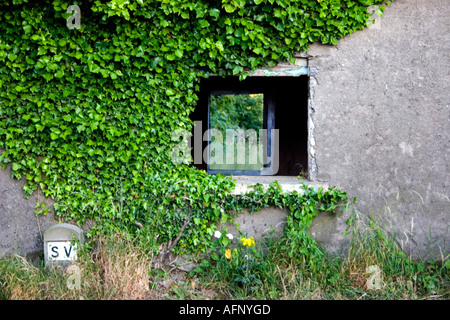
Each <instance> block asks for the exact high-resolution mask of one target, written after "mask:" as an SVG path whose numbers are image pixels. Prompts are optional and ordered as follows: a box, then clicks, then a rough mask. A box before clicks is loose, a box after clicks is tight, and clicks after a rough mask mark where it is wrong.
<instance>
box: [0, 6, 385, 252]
mask: <svg viewBox="0 0 450 320" xmlns="http://www.w3.org/2000/svg"><path fill="white" fill-rule="evenodd" d="M381 2H382V1H376V0H375V1H374V0H355V1H340V0H321V1H316V0H295V1H294V0H222V1H220V0H209V1H208V0H200V1H199V0H195V1H192V0H110V1H99V0H97V1H88V0H77V1H75V0H70V1H69V0H53V1H45V0H36V1H27V0H14V1H12V4H11V2H10V1H6V0H0V149H2V150H3V152H2V153H1V154H0V163H1V164H2V166H3V167H5V165H6V164H11V165H12V175H13V177H15V178H18V179H19V178H22V177H26V181H27V182H26V184H25V187H24V192H25V195H26V196H29V195H30V194H31V193H33V192H34V191H35V190H37V188H38V187H40V188H41V189H42V190H43V192H44V194H45V196H46V197H52V198H53V199H55V200H56V201H57V202H56V205H55V212H56V214H57V215H59V216H61V217H62V218H64V219H68V220H74V221H77V222H78V223H80V224H81V223H84V222H85V221H86V219H92V220H93V221H95V222H96V227H95V228H94V229H93V230H94V231H93V232H96V231H98V230H102V229H103V230H116V229H123V228H126V229H129V230H130V231H132V232H134V233H141V234H144V233H145V232H146V230H147V229H148V228H152V230H153V231H154V230H157V232H158V235H160V237H159V239H160V241H167V240H170V239H174V238H175V237H176V236H177V235H178V234H179V231H180V229H181V228H182V227H183V223H184V221H185V220H186V219H187V220H188V221H189V223H193V225H195V228H193V227H192V228H187V230H189V231H188V232H185V233H184V234H183V236H182V238H181V240H180V241H179V244H178V248H179V250H181V251H183V250H184V249H185V250H197V249H198V250H204V249H205V246H206V245H205V244H204V240H202V239H205V238H206V237H207V235H211V234H212V230H213V229H214V228H215V227H214V226H215V223H216V222H217V221H219V219H221V212H222V211H221V208H222V209H224V208H226V206H227V205H228V204H225V201H231V200H230V199H229V198H228V196H227V194H228V193H229V191H230V190H232V189H233V182H232V181H231V180H230V179H229V178H226V177H223V176H220V175H219V176H208V175H207V174H205V173H204V172H200V171H198V170H196V169H194V168H191V167H189V166H187V165H184V164H180V165H175V164H174V163H172V161H171V158H170V154H171V150H172V148H173V146H174V145H176V143H177V141H172V139H171V133H172V132H174V131H175V130H177V129H187V130H190V129H191V127H192V123H191V121H190V119H189V115H190V113H191V112H192V111H193V109H194V107H195V104H196V101H197V99H198V98H197V95H196V91H197V90H198V83H199V80H200V79H201V78H203V77H208V75H209V74H211V73H214V74H218V75H239V76H245V74H246V71H249V70H253V69H255V68H256V67H259V66H264V65H269V66H273V65H275V64H276V63H277V62H278V61H281V60H282V61H291V60H292V54H293V52H295V51H304V50H306V49H307V48H308V44H309V43H311V42H315V41H320V42H321V43H325V44H336V43H337V41H338V40H339V39H340V38H342V37H343V36H345V35H347V34H350V33H352V32H354V31H355V30H359V29H363V28H364V27H365V26H366V22H367V20H368V18H369V14H368V13H367V7H368V6H369V5H371V4H380V3H381ZM73 4H76V5H78V6H79V7H80V9H81V14H82V16H81V28H80V29H76V28H75V29H69V28H68V27H67V25H66V20H67V19H68V18H69V17H70V16H71V13H67V12H66V11H67V7H68V6H69V5H73ZM268 196H270V195H268ZM267 201H275V200H272V199H271V200H267ZM231 202H232V203H235V202H233V201H231ZM294 202H295V201H294ZM300 202H301V201H300ZM244 205H249V204H248V203H241V204H240V205H239V206H244ZM296 205H301V203H298V201H297V202H296ZM291 209H292V210H293V212H298V210H299V209H298V208H297V209H296V208H291ZM191 220H192V221H191ZM140 226H143V227H140ZM147 231H148V230H147ZM146 234H148V235H150V233H149V232H148V233H146ZM152 236H153V235H152ZM149 237H150V236H149ZM183 248H184V249H183Z"/></svg>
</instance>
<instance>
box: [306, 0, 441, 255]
mask: <svg viewBox="0 0 450 320" xmlns="http://www.w3.org/2000/svg"><path fill="white" fill-rule="evenodd" d="M449 11H450V6H449V3H448V1H447V0H430V1H422V0H408V1H406V0H398V1H394V2H393V3H392V4H391V5H390V6H388V7H387V8H386V10H385V13H384V15H383V17H382V18H381V20H379V22H380V25H378V26H377V27H372V28H369V29H366V30H363V31H358V32H355V33H353V34H352V35H350V36H347V37H345V38H344V39H342V40H341V41H340V42H339V44H338V45H337V46H336V47H332V46H324V45H313V46H312V47H311V49H310V50H309V51H308V55H309V67H310V71H311V79H310V86H311V87H310V90H311V98H310V111H311V113H312V119H311V120H312V122H313V123H314V132H313V134H314V136H313V138H314V142H315V145H314V147H315V148H314V150H312V151H313V153H314V160H315V165H316V166H317V167H316V168H315V169H316V170H317V177H315V178H316V179H317V180H322V181H323V180H326V181H327V182H328V184H329V185H330V186H334V185H337V186H339V187H341V188H342V189H343V190H346V191H347V192H348V194H349V196H350V197H357V199H358V202H357V203H358V205H357V209H358V211H359V212H360V213H361V214H363V215H366V216H367V215H371V216H373V217H374V218H375V221H376V222H379V223H380V225H381V226H383V227H385V228H386V230H387V231H388V232H389V233H392V234H394V233H395V234H396V235H397V237H398V241H399V243H400V244H401V245H403V247H404V249H405V251H407V252H411V254H412V255H413V256H414V257H419V256H422V257H430V256H433V257H436V258H438V259H440V258H441V253H443V254H444V256H445V253H447V254H448V253H449V240H450V239H449V230H448V229H449V218H450V200H449V173H450V168H449V167H450V159H449V153H450V152H449V151H450V134H449V133H450V109H449V105H450V34H449V30H450V12H449ZM321 177H322V179H321ZM323 177H325V178H324V179H323ZM344 219H345V217H342V218H339V219H335V220H333V219H328V221H325V220H323V219H322V220H321V219H319V220H320V221H319V220H317V221H316V222H315V225H314V226H313V228H312V229H311V232H312V233H313V234H315V235H316V236H317V238H318V239H319V240H321V241H322V242H323V243H325V244H326V246H328V247H330V248H332V249H333V248H337V247H339V246H341V244H342V243H344V242H345V239H344V238H343V236H341V235H342V234H343V231H344V230H345V227H346V226H345V224H344V223H343V222H344ZM319 222H320V223H319ZM338 235H340V236H338Z"/></svg>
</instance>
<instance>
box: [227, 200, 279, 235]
mask: <svg viewBox="0 0 450 320" xmlns="http://www.w3.org/2000/svg"><path fill="white" fill-rule="evenodd" d="M286 215H287V211H286V210H281V209H279V208H275V207H269V208H262V209H261V210H259V211H256V212H253V213H252V214H250V213H248V211H245V210H244V212H242V214H241V215H239V216H237V217H236V218H234V223H235V224H236V225H237V226H238V228H239V231H240V232H242V234H243V236H247V237H254V238H255V239H256V240H262V239H264V238H276V237H279V236H280V235H281V234H282V233H283V232H284V226H285V225H286ZM226 227H227V230H228V232H229V233H231V234H232V235H233V236H234V237H235V238H236V239H239V238H240V234H239V232H238V231H237V229H236V228H235V227H234V226H233V225H230V224H229V223H227V224H226ZM221 228H222V227H219V229H221Z"/></svg>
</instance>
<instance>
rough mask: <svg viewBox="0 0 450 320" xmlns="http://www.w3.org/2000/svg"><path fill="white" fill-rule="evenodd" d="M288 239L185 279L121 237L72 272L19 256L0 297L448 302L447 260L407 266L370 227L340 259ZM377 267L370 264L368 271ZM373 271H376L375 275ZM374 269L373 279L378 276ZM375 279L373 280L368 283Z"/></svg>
mask: <svg viewBox="0 0 450 320" xmlns="http://www.w3.org/2000/svg"><path fill="white" fill-rule="evenodd" d="M287 241H289V240H288V239H279V240H269V241H267V242H265V243H262V242H261V243H258V242H257V245H256V247H252V248H244V247H242V246H239V245H237V247H236V250H234V251H233V254H232V256H231V259H227V258H226V257H225V256H224V255H219V256H220V257H219V259H218V260H217V261H213V260H208V259H205V260H203V261H202V262H201V263H200V264H199V266H198V267H197V268H196V269H195V270H193V271H192V272H190V273H189V274H186V273H183V272H174V271H164V270H161V269H156V268H154V267H153V260H154V257H153V255H152V254H151V253H149V251H148V250H146V248H143V247H141V246H140V245H138V244H137V243H138V242H137V241H133V240H132V239H129V238H127V237H126V236H123V235H115V236H111V237H108V238H102V239H97V241H96V247H95V248H94V249H92V250H85V251H83V252H80V253H79V258H78V260H77V261H76V262H75V263H73V266H75V267H72V268H75V270H79V272H80V282H79V286H78V287H77V286H75V287H73V286H72V287H71V286H70V285H68V284H69V283H74V282H70V279H73V275H71V274H70V273H67V269H64V268H49V267H45V266H34V265H32V264H31V263H30V262H28V261H27V260H26V259H24V258H23V257H20V256H14V257H10V258H4V259H1V260H0V299H11V300H13V299H14V300H16V299H17V300H34V299H37V300H41V299H42V300H44V299H51V300H54V299H58V300H64V299H68V300H72V299H92V300H97V299H108V300H114V299H120V300H126V299H133V300H136V299H152V300H155V299H183V300H186V299H195V300H200V299H262V300H268V299H275V300H282V299H289V300H292V299H294V300H297V299H306V300H311V299H313V300H320V299H327V300H330V299H333V300H341V299H346V300H361V299H374V300H378V299H380V300H386V299H392V300H398V299H399V300H413V299H414V300H415V299H448V298H449V297H450V296H449V293H450V281H449V280H450V279H449V271H450V270H449V267H450V263H449V262H448V261H449V260H448V259H447V257H443V258H442V260H441V261H413V260H411V259H410V258H409V257H407V256H406V255H405V254H404V253H403V252H401V251H400V250H399V248H398V246H397V244H396V242H395V239H394V238H389V237H386V236H385V235H384V233H383V232H382V230H381V229H379V228H377V227H376V226H374V225H373V224H372V223H371V222H370V223H369V224H368V226H366V227H365V228H362V229H361V228H356V229H355V230H354V231H353V234H352V238H351V242H350V245H349V248H348V251H347V254H346V255H345V256H340V257H334V256H330V255H327V254H324V255H323V256H321V257H320V258H317V259H315V260H314V263H311V262H310V260H309V259H306V258H305V257H304V256H301V255H297V256H293V257H289V256H288V254H287V253H286V250H285V249H284V248H285V246H286V245H287ZM374 266H375V267H374ZM374 271H375V272H374ZM376 271H379V274H377V273H376ZM371 276H376V277H377V278H378V279H379V280H380V281H379V283H378V284H377V283H375V282H373V283H372V282H370V283H368V280H369V278H370V277H371Z"/></svg>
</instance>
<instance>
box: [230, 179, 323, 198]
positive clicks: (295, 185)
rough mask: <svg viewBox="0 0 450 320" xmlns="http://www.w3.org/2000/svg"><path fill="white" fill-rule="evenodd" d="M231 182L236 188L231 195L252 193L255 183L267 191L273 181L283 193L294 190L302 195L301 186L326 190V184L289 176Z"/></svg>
mask: <svg viewBox="0 0 450 320" xmlns="http://www.w3.org/2000/svg"><path fill="white" fill-rule="evenodd" d="M233 180H235V181H236V187H235V189H234V191H233V192H231V194H244V193H247V192H249V191H253V188H251V186H253V185H255V184H257V183H260V184H262V185H263V187H264V190H267V189H268V187H269V184H270V183H271V182H274V181H278V184H279V185H280V186H281V188H282V190H283V192H292V191H294V190H295V191H297V192H299V193H303V191H304V189H303V188H302V185H303V184H306V185H308V186H310V187H313V188H314V189H316V190H317V189H319V188H320V187H322V188H323V189H325V190H326V189H328V184H327V183H323V182H312V181H309V180H307V179H303V180H300V179H298V177H291V176H233Z"/></svg>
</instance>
